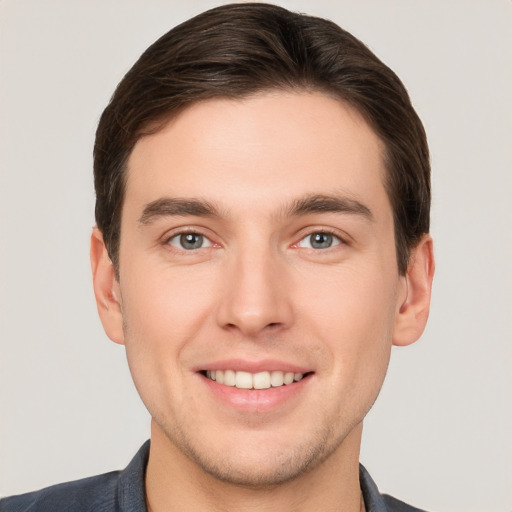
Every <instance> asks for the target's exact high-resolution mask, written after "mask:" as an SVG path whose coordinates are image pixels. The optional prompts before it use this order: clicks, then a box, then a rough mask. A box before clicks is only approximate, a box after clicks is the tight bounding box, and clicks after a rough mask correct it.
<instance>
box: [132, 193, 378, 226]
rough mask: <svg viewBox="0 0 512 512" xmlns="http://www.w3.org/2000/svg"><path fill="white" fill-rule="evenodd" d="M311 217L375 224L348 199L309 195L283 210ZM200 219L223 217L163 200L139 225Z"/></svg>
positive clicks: (210, 208) (196, 202) (205, 207)
mask: <svg viewBox="0 0 512 512" xmlns="http://www.w3.org/2000/svg"><path fill="white" fill-rule="evenodd" d="M312 213H347V214H352V215H360V216H362V217H365V218H367V219H368V220H370V221H373V220H374V217H373V214H372V212H371V210H370V209H369V208H368V207H367V206H365V205H364V204H363V203H361V202H359V201H357V200H355V199H351V198H349V197H345V196H337V195H324V194H310V195H306V196H304V197H301V198H298V199H296V200H294V201H293V202H292V203H291V204H290V205H289V206H288V207H287V208H285V209H284V216H285V217H300V216H301V215H308V214H312ZM170 216H171V217H173V216H177V217H179V216H182V217H184V216H197V217H220V216H221V215H220V212H219V209H218V208H217V207H216V206H215V205H214V204H213V203H211V202H209V201H206V200H204V199H194V198H175V197H162V198H160V199H157V200H155V201H152V202H150V203H148V204H147V205H146V206H145V207H144V210H143V211H142V215H141V216H140V218H139V223H140V224H142V225H147V224H151V222H153V221H155V220H156V219H158V218H160V217H170Z"/></svg>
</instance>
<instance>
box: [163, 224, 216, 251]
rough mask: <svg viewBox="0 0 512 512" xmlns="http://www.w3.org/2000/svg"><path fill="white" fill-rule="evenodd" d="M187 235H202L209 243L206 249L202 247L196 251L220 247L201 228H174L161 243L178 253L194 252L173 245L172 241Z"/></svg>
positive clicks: (164, 236) (165, 235)
mask: <svg viewBox="0 0 512 512" xmlns="http://www.w3.org/2000/svg"><path fill="white" fill-rule="evenodd" d="M187 234H196V235H200V236H202V237H203V238H204V239H205V240H207V241H208V244H209V245H207V246H205V247H200V248H198V249H195V250H199V249H208V248H210V247H215V246H219V244H218V243H216V242H214V241H213V240H212V236H211V235H208V234H206V233H205V230H204V229H202V228H200V227H197V226H182V227H179V228H174V229H172V230H170V231H167V232H166V233H165V234H164V235H163V236H162V238H161V243H162V245H167V246H171V247H172V248H173V249H176V250H178V251H182V252H193V251H194V250H193V249H189V250H187V249H183V248H181V247H178V246H177V245H173V244H171V240H173V239H174V238H178V237H180V236H182V235H187Z"/></svg>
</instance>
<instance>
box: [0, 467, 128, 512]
mask: <svg viewBox="0 0 512 512" xmlns="http://www.w3.org/2000/svg"><path fill="white" fill-rule="evenodd" d="M119 475H120V471H113V472H111V473H105V474H103V475H98V476H93V477H90V478H84V479H81V480H76V481H73V482H67V483H63V484H58V485H52V486H51V487H46V488H45V489H41V490H40V491H35V492H29V493H27V494H20V495H18V496H11V497H9V498H4V499H1V500H0V512H36V511H37V512H59V511H70V510H73V511H84V512H86V511H87V512H89V511H91V512H92V511H97V512H107V511H109V512H110V511H115V510H117V509H118V507H117V504H116V501H117V485H118V481H119Z"/></svg>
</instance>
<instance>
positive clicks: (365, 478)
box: [359, 464, 425, 512]
mask: <svg viewBox="0 0 512 512" xmlns="http://www.w3.org/2000/svg"><path fill="white" fill-rule="evenodd" d="M359 482H360V484H361V492H362V493H363V499H364V504H365V507H366V511H367V512H425V511H424V510H420V509H419V508H416V507H412V506H411V505H407V503H404V502H403V501H400V500H397V499H396V498H393V496H389V495H387V494H381V493H380V492H379V489H378V487H377V485H376V484H375V482H374V481H373V479H372V477H371V476H370V474H369V473H368V471H366V469H365V468H364V466H363V465H361V464H360V465H359Z"/></svg>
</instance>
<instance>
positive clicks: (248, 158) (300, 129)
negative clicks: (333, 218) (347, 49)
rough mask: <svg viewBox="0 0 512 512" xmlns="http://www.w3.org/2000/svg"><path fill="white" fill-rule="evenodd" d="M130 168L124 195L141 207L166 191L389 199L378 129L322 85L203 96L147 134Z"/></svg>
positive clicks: (257, 197)
mask: <svg viewBox="0 0 512 512" xmlns="http://www.w3.org/2000/svg"><path fill="white" fill-rule="evenodd" d="M127 172H128V175H127V186H126V197H125V204H126V203H132V204H133V205H134V206H137V207H139V208H143V207H144V205H145V204H147V203H148V202H150V201H154V200H156V199H159V198H160V197H166V196H170V197H176V196H177V197H202V198H203V197H205V198H212V199H214V200H215V201H218V202H220V204H221V205H222V206H223V207H226V208H227V209H230V208H234V209H237V208H242V209H243V208H245V209H247V208H253V209H254V208H255V207H256V206H258V205H259V206H261V204H262V203H264V204H265V205H267V206H268V207H269V208H270V207H271V206H272V205H274V204H275V203H277V202H279V200H284V199H287V198H290V199H293V198H294V197H297V196H300V195H304V194H305V193H310V194H311V193H328V194H333V193H337V194H344V195H347V196H351V197H354V198H356V199H358V198H360V197H361V196H363V197H364V196H366V198H367V199H368V198H371V197H373V196H374V197H376V198H377V197H380V198H381V199H382V198H384V199H385V193H384V186H383V180H384V173H385V169H384V163H383V145H382V143H381V141H380V139H379V138H378V136H377V135H376V134H375V132H374V131H373V129H372V128H371V127H370V126H369V125H368V123H366V121H365V120H364V119H363V117H362V116H361V115H360V114H359V113H358V112H357V111H356V110H355V109H353V108H352V107H350V106H349V105H347V104H345V103H343V102H341V101H339V100H336V99H334V98H332V97H330V96H327V95H325V94H322V93H318V92H314V93H306V92H300V93H299V92H267V93H260V94H257V95H254V96H251V97H249V98H245V99H241V100H231V99H212V100H208V101H204V102H200V103H196V104H194V105H192V106H190V107H188V108H187V109H185V110H184V111H182V112H181V113H180V114H179V115H177V116H176V117H174V118H172V119H171V120H170V121H169V122H168V123H167V124H166V125H165V126H164V127H163V128H162V129H161V130H160V131H158V132H157V133H155V134H153V135H149V136H145V137H143V138H141V139H140V140H139V141H138V142H137V144H136V145H135V147H134V149H133V151H132V154H131V155H130V158H129V161H128V169H127ZM276 206H277V204H276Z"/></svg>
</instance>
